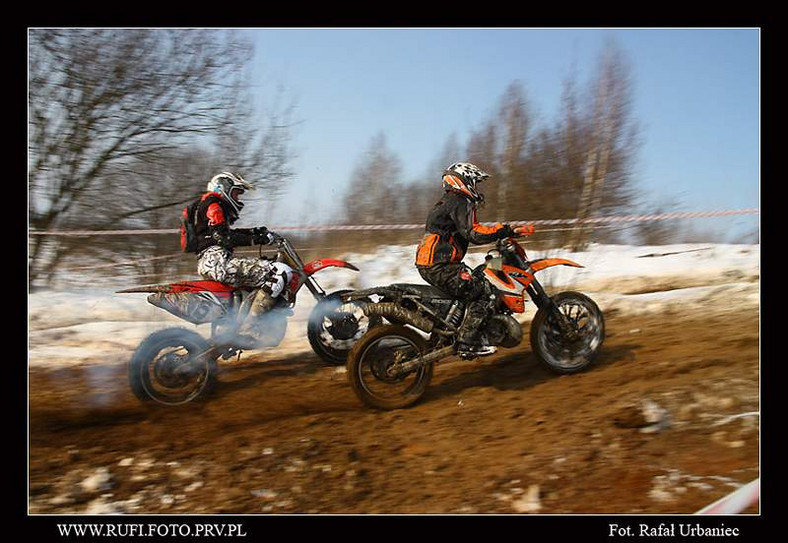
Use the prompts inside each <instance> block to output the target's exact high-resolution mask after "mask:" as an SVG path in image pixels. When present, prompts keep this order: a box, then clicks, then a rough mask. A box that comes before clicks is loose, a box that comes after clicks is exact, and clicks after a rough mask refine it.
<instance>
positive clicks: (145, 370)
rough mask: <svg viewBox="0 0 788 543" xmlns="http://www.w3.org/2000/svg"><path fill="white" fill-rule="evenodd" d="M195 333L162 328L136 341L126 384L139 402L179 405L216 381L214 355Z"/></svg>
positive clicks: (206, 392) (199, 394) (201, 392)
mask: <svg viewBox="0 0 788 543" xmlns="http://www.w3.org/2000/svg"><path fill="white" fill-rule="evenodd" d="M210 348H211V346H210V344H209V343H208V342H207V341H206V340H205V339H204V338H203V337H202V336H201V335H200V334H198V333H197V332H194V331H193V330H187V329H185V328H166V329H164V330H159V331H157V332H154V333H153V334H151V335H149V336H148V337H147V338H145V339H144V340H143V341H142V343H140V345H139V347H137V350H136V351H135V352H134V355H132V357H131V360H130V361H129V385H130V386H131V391H132V392H133V393H134V395H135V396H136V397H137V398H138V399H139V400H141V401H143V402H156V403H159V404H162V405H167V406H177V405H183V404H186V403H188V402H191V401H194V400H195V399H197V398H198V397H201V396H205V395H206V394H208V393H209V392H210V391H211V390H212V389H213V387H214V386H215V384H216V372H217V364H216V357H215V356H212V355H211V354H210V353H209V351H210Z"/></svg>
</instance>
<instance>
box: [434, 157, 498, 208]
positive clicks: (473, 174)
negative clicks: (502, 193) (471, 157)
mask: <svg viewBox="0 0 788 543" xmlns="http://www.w3.org/2000/svg"><path fill="white" fill-rule="evenodd" d="M488 177H490V174H488V173H487V172H485V171H484V170H482V169H481V168H479V167H478V166H476V165H475V164H471V163H470V162H455V163H454V164H452V165H451V166H449V167H448V168H446V171H445V172H443V188H445V189H446V190H453V191H456V192H459V193H460V194H463V195H465V196H467V197H468V198H470V199H471V200H472V201H474V202H481V201H483V200H484V196H482V194H481V193H480V192H479V190H478V188H477V186H476V185H477V184H478V183H480V182H481V181H484V180H485V179H487V178H488Z"/></svg>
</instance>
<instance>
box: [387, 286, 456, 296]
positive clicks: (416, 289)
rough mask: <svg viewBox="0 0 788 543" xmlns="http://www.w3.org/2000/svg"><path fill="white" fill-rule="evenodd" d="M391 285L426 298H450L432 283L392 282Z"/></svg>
mask: <svg viewBox="0 0 788 543" xmlns="http://www.w3.org/2000/svg"><path fill="white" fill-rule="evenodd" d="M391 286H392V287H396V288H398V289H400V290H402V291H405V292H407V293H408V294H415V295H416V296H421V297H422V298H426V299H436V298H438V299H450V298H451V296H449V295H448V294H446V293H445V292H443V291H442V290H441V289H439V288H437V287H433V286H432V285H421V284H414V283H394V284H392V285H391Z"/></svg>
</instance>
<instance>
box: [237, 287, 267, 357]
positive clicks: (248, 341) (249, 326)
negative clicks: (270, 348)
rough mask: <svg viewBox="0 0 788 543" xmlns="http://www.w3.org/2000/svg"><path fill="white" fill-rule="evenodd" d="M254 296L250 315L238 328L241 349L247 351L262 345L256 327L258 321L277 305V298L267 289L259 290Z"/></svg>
mask: <svg viewBox="0 0 788 543" xmlns="http://www.w3.org/2000/svg"><path fill="white" fill-rule="evenodd" d="M253 296H254V297H253V298H252V300H251V304H250V307H249V313H248V314H247V315H246V317H244V320H243V322H242V323H241V326H240V327H239V328H238V338H239V339H240V343H241V347H244V348H247V349H254V348H255V347H256V346H257V345H259V344H260V342H261V339H262V338H260V337H259V333H258V331H257V328H256V326H255V325H256V324H257V320H258V319H259V317H260V316H261V315H263V314H264V313H267V312H268V311H270V310H271V309H273V307H274V306H275V305H276V298H275V297H274V296H272V295H271V293H270V292H268V291H267V290H265V288H261V289H258V290H257V292H255V293H254V294H253Z"/></svg>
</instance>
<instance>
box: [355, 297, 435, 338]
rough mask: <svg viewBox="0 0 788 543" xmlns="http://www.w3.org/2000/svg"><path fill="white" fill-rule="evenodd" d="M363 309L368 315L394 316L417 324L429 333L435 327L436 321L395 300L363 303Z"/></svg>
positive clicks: (412, 324)
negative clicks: (406, 307) (402, 305)
mask: <svg viewBox="0 0 788 543" xmlns="http://www.w3.org/2000/svg"><path fill="white" fill-rule="evenodd" d="M362 310H363V311H364V313H365V314H366V315H367V316H368V317H373V316H375V317H392V318H394V319H397V320H398V321H402V322H406V323H408V324H410V325H411V326H415V327H416V328H418V329H419V330H421V331H422V332H425V333H427V334H429V333H430V332H432V329H433V328H434V327H435V323H433V322H432V321H431V320H429V319H427V318H425V317H422V316H421V315H419V314H418V313H416V312H415V311H411V310H409V309H405V308H403V307H401V306H400V305H399V304H396V303H394V302H380V303H368V304H363V305H362Z"/></svg>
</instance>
